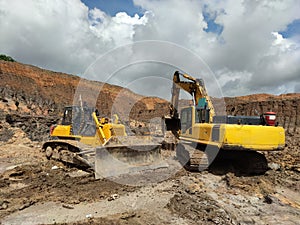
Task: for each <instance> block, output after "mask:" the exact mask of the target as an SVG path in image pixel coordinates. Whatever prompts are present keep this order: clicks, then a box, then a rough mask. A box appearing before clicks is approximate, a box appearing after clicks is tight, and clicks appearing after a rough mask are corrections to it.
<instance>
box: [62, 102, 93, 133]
mask: <svg viewBox="0 0 300 225" xmlns="http://www.w3.org/2000/svg"><path fill="white" fill-rule="evenodd" d="M93 112H96V114H97V110H96V109H95V108H93V107H80V106H68V107H65V110H64V115H63V119H62V125H70V126H71V134H72V135H79V136H95V133H96V125H95V122H94V121H93V117H92V113H93Z"/></svg>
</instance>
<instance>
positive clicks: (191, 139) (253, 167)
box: [165, 71, 285, 174]
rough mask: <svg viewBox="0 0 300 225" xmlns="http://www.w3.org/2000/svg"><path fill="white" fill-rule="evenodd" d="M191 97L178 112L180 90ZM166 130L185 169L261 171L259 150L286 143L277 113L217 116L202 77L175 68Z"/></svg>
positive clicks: (264, 167)
mask: <svg viewBox="0 0 300 225" xmlns="http://www.w3.org/2000/svg"><path fill="white" fill-rule="evenodd" d="M181 89H183V90H184V91H186V92H188V93H189V94H190V95H191V96H192V100H193V104H192V105H190V106H185V107H183V108H182V109H181V111H180V115H179V113H178V104H179V93H180V90H181ZM165 124H166V129H167V131H171V132H172V133H173V135H174V136H175V137H176V138H177V140H178V143H177V144H176V145H175V146H176V156H177V158H178V160H179V162H180V163H181V164H182V165H183V166H184V167H185V168H186V169H188V170H204V169H209V167H210V166H212V165H213V164H218V163H219V164H223V165H227V166H228V167H227V168H230V169H229V170H230V171H233V172H235V171H239V172H240V173H246V174H261V173H264V172H265V171H266V170H267V160H266V158H265V156H264V155H263V154H262V153H259V152H258V151H276V150H277V151H279V150H282V149H283V148H284V146H285V132H284V129H283V127H280V126H278V123H276V113H274V112H266V113H264V114H263V115H261V116H230V115H226V116H223V115H216V111H215V108H214V105H213V102H212V100H211V98H210V96H209V95H208V93H207V91H206V88H205V85H204V81H203V79H195V78H194V77H192V76H190V75H188V74H184V73H181V72H179V71H176V72H175V73H174V75H173V86H172V98H171V110H170V115H168V116H166V117H165Z"/></svg>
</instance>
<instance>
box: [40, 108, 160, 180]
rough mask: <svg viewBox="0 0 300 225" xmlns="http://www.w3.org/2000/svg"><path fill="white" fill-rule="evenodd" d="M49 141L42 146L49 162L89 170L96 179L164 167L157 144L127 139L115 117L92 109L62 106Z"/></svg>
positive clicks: (142, 139)
mask: <svg viewBox="0 0 300 225" xmlns="http://www.w3.org/2000/svg"><path fill="white" fill-rule="evenodd" d="M50 137H51V139H52V140H49V141H46V142H45V143H44V144H43V148H42V149H43V150H44V151H45V153H46V156H47V158H48V159H50V158H53V159H56V160H60V161H63V162H66V163H71V164H75V165H77V166H79V167H84V168H91V169H93V170H94V172H95V177H96V178H101V177H107V176H117V175H119V174H124V173H129V172H136V171H139V170H145V169H150V168H151V169H153V168H160V167H166V165H165V164H162V163H161V154H160V150H161V149H160V144H159V143H154V142H152V141H151V140H150V138H149V137H148V138H146V137H145V138H142V137H141V138H137V137H134V136H127V134H126V131H125V126H124V125H123V124H120V123H119V121H118V117H117V116H116V115H115V120H114V121H113V122H111V121H110V120H109V119H108V118H106V117H99V118H98V115H97V110H96V109H95V108H91V107H82V106H68V107H65V110H64V116H63V118H62V121H61V124H59V125H55V126H52V127H51V129H50Z"/></svg>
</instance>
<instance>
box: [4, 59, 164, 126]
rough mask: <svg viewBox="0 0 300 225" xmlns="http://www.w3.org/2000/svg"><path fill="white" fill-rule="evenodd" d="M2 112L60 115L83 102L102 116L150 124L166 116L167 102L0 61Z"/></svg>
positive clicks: (99, 83) (109, 86) (66, 75)
mask: <svg viewBox="0 0 300 225" xmlns="http://www.w3.org/2000/svg"><path fill="white" fill-rule="evenodd" d="M0 78H1V79H0V110H2V111H5V112H15V111H18V113H25V114H26V113H27V114H31V115H57V114H58V113H61V112H62V109H63V107H64V106H66V105H72V104H79V98H81V99H82V101H83V102H86V103H87V104H88V105H90V106H96V107H97V108H98V109H99V111H100V113H101V114H103V115H107V116H109V115H110V114H111V113H118V114H119V116H120V117H121V118H123V119H125V120H129V119H136V120H150V119H151V118H153V117H158V116H160V115H162V114H164V113H163V112H164V109H166V108H167V104H166V101H164V100H162V99H159V98H145V97H144V96H141V95H137V94H135V93H133V92H131V91H130V90H128V89H125V88H122V87H119V86H114V85H109V84H104V83H101V82H95V81H88V80H84V79H81V78H80V77H77V76H73V75H68V74H64V73H57V72H52V71H48V70H44V69H40V68H37V67H34V66H30V65H24V64H21V63H16V62H6V61H0Z"/></svg>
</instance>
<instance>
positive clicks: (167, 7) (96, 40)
mask: <svg viewBox="0 0 300 225" xmlns="http://www.w3.org/2000/svg"><path fill="white" fill-rule="evenodd" d="M24 2H26V4H24ZM299 12H300V4H299V0H259V1H258V0H176V1H175V0H81V1H80V0H39V1H37V0H14V1H11V0H0V54H6V55H9V56H11V57H13V58H14V59H16V60H17V61H19V62H22V63H26V64H32V65H35V66H38V67H41V68H45V69H50V70H53V71H59V72H65V73H70V74H74V75H78V76H81V77H83V78H88V79H92V80H99V81H104V82H108V83H112V84H116V85H120V86H125V87H128V88H130V89H132V90H133V91H135V92H137V93H139V94H144V95H151V96H159V97H163V98H166V99H169V98H170V88H171V79H172V75H173V73H174V71H175V70H177V69H179V70H181V71H183V72H188V73H190V75H192V76H194V77H197V78H200V77H201V78H203V79H204V80H205V83H206V84H207V89H208V92H209V93H210V94H211V95H216V96H219V95H223V96H240V95H248V94H254V93H269V94H277V95H278V94H284V93H292V92H300V63H299V62H300V30H299V28H300V14H299Z"/></svg>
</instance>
